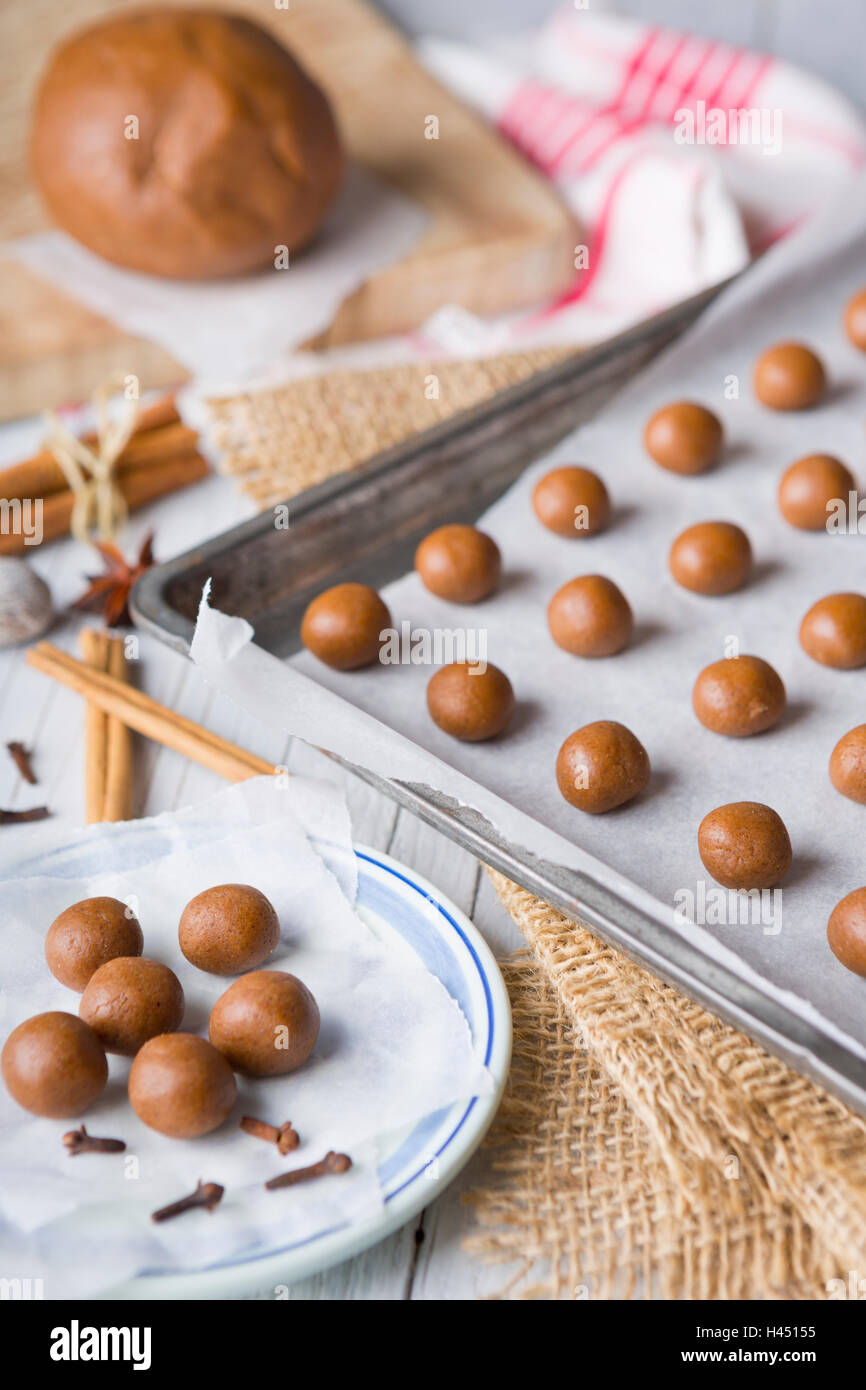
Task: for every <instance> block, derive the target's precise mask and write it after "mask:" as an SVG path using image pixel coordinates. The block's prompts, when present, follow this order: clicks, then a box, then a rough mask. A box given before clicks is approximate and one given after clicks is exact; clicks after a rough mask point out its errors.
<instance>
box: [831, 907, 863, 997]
mask: <svg viewBox="0 0 866 1390" xmlns="http://www.w3.org/2000/svg"><path fill="white" fill-rule="evenodd" d="M827 941H828V942H829V945H830V950H831V951H832V952H833V955H834V956H835V957H836V959H837V960H840V961H841V962H842V964H843V965H844V966H846V967H847V968H848V969H849V970H853V972H854V974H855V975H864V976H866V888H855V889H854V892H853V893H849V894H848V895H847V897H844V898H843V899H842V901H841V902H838V903H837V904H836V906H835V907H834V908H833V911H832V912H831V913H830V920H829V921H828V923H827Z"/></svg>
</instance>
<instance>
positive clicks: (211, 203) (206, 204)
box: [31, 8, 343, 280]
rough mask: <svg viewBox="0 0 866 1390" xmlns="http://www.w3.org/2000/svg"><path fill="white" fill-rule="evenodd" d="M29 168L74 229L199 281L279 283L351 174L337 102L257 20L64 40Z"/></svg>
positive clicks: (192, 21)
mask: <svg viewBox="0 0 866 1390" xmlns="http://www.w3.org/2000/svg"><path fill="white" fill-rule="evenodd" d="M289 27H290V26H289ZM133 120H134V121H135V123H136V125H135V127H133V126H132V125H131V122H132V121H133ZM130 137H132V138H130ZM31 158H32V167H33V173H34V175H35V179H36V183H37V186H38V188H39V191H40V192H41V194H42V197H43V199H44V200H45V203H46V204H47V206H48V209H49V212H50V213H51V215H52V217H53V218H54V220H55V222H57V223H58V225H59V226H61V227H62V228H63V229H64V231H66V232H69V234H70V235H71V236H73V237H75V238H76V240H78V241H80V242H82V244H83V245H84V246H87V247H88V248H89V249H90V250H91V251H95V252H96V254H97V255H98V256H104V257H105V259H106V260H109V261H114V262H115V263H116V264H117V265H122V266H127V267H129V268H130V269H132V270H139V271H146V272H148V273H149V274H151V275H167V276H175V277H179V278H181V279H192V280H204V279H209V278H212V277H214V276H226V275H242V274H245V273H247V272H249V271H253V270H260V269H263V268H265V267H271V269H272V271H273V267H274V265H275V263H276V260H277V257H278V255H279V254H280V248H285V251H284V252H283V253H282V254H285V253H286V252H288V253H292V252H295V251H299V250H300V249H301V248H302V247H304V246H305V245H306V244H307V243H308V242H309V241H310V240H311V239H312V237H313V236H314V234H315V232H316V230H317V228H318V226H319V224H320V222H321V221H322V218H323V216H324V214H325V212H326V211H327V209H328V207H329V205H330V204H331V202H332V200H333V198H334V195H335V193H336V190H337V188H338V186H339V183H340V180H341V177H342V172H343V156H342V152H341V148H340V140H339V136H338V133H337V128H336V125H335V123H334V118H333V115H332V113H331V108H330V105H329V103H328V100H327V98H326V97H325V95H324V93H323V92H322V91H321V90H320V88H319V87H318V86H317V85H316V83H315V82H313V80H312V79H311V78H310V77H309V76H308V75H307V73H306V72H305V71H304V69H303V68H302V67H301V66H300V64H299V63H297V62H296V61H295V59H294V58H293V57H292V55H291V54H290V53H289V52H288V50H287V49H285V48H284V47H283V45H282V44H281V43H279V42H278V41H277V40H276V39H275V38H274V37H273V36H272V35H271V34H270V33H268V32H267V31H266V30H265V29H263V28H261V27H260V26H259V25H257V24H255V23H253V22H252V21H251V20H250V19H248V18H244V17H242V16H240V15H231V14H220V13H217V12H215V11H213V10H211V11H208V10H194V9H169V8H155V9H150V10H142V11H140V12H136V13H133V14H128V13H127V14H116V15H112V16H110V17H108V18H105V19H102V20H101V21H99V22H98V23H97V24H94V25H92V26H91V27H90V28H87V29H84V30H81V31H79V32H78V33H75V34H73V35H72V36H71V37H70V38H67V39H66V40H64V42H63V43H61V45H60V46H59V48H57V49H56V50H55V52H54V53H53V55H52V57H51V59H50V60H49V63H48V67H47V69H46V71H45V73H44V75H43V77H42V81H41V83H40V85H39V89H38V91H37V94H36V100H35V103H34V109H33V128H32V138H31Z"/></svg>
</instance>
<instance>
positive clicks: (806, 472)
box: [779, 454, 857, 531]
mask: <svg viewBox="0 0 866 1390" xmlns="http://www.w3.org/2000/svg"><path fill="white" fill-rule="evenodd" d="M856 490H857V483H856V481H855V479H854V475H853V474H852V473H851V472H850V470H849V469H847V468H846V467H845V465H844V463H842V461H841V459H837V458H834V457H833V455H832V454H807V455H806V457H805V458H801V459H797V461H796V463H792V464H791V466H790V468H786V469H785V471H784V473H783V474H782V477H781V481H780V482H779V511H780V512H781V513H782V516H783V517H784V518H785V520H786V521H788V522H790V524H791V525H792V526H796V527H798V528H799V529H800V530H801V531H825V530H826V529H827V519H828V517H829V515H830V512H829V511H828V508H829V507H830V506H831V505H832V503H834V502H836V501H841V502H842V503H843V504H844V505H845V506H846V507H847V505H848V494H849V493H850V492H856Z"/></svg>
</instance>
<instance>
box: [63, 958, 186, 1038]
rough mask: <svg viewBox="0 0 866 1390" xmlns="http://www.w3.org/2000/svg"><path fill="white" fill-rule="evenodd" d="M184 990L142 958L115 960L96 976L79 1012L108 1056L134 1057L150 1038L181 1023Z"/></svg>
mask: <svg viewBox="0 0 866 1390" xmlns="http://www.w3.org/2000/svg"><path fill="white" fill-rule="evenodd" d="M183 1007H184V1001H183V990H182V988H181V984H180V980H179V979H178V978H177V976H176V975H175V973H174V971H173V970H169V968H168V966H167V965H163V964H162V963H161V962H160V961H158V960H148V959H147V958H146V957H145V956H117V957H115V959H114V960H110V961H107V962H106V963H105V965H101V966H100V967H99V969H98V970H96V971H94V973H93V975H91V977H90V979H89V980H88V982H87V988H86V989H85V991H84V993H83V994H82V996H81V1003H80V1005H79V1007H78V1014H79V1017H80V1018H83V1019H84V1022H85V1023H89V1024H90V1027H91V1028H92V1029H93V1031H94V1033H95V1034H96V1036H97V1037H98V1038H99V1041H100V1042H101V1044H102V1046H103V1047H104V1048H105V1050H106V1052H119V1053H120V1054H121V1055H122V1056H124V1057H134V1056H135V1054H136V1052H137V1051H138V1049H139V1048H140V1047H141V1046H142V1045H143V1044H144V1043H146V1042H147V1040H148V1038H154V1037H156V1035H157V1033H174V1032H176V1030H177V1029H178V1028H179V1027H180V1025H181V1023H182V1022H183Z"/></svg>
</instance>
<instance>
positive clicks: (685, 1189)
mask: <svg viewBox="0 0 866 1390" xmlns="http://www.w3.org/2000/svg"><path fill="white" fill-rule="evenodd" d="M561 355H562V354H561V353H557V352H547V353H536V354H526V355H524V356H520V357H516V356H512V357H508V358H500V359H497V360H495V361H492V362H473V363H471V364H461V365H456V366H455V365H453V364H447V365H436V364H424V365H417V364H416V365H413V366H408V367H399V368H395V369H391V370H377V371H373V372H364V373H360V372H338V373H332V374H331V375H329V376H326V377H319V378H315V379H313V380H309V381H302V382H295V383H292V384H291V385H289V386H286V387H283V388H281V389H278V390H275V391H270V392H266V393H262V394H260V395H258V396H249V395H245V396H239V397H235V398H231V399H224V400H221V401H218V402H213V403H212V408H213V416H214V433H215V437H216V439H217V441H218V442H219V443H220V445H221V446H222V448H223V449H224V451H225V456H224V466H225V467H226V469H227V471H229V472H231V473H233V474H236V475H237V476H238V477H239V479H240V481H241V484H242V486H243V487H244V488H245V490H246V491H247V492H249V493H250V495H252V496H254V497H255V498H256V499H257V501H258V502H259V504H260V505H261V506H268V505H270V504H272V503H274V502H277V501H279V500H281V499H283V498H285V497H288V496H289V495H291V494H292V493H294V492H298V491H300V490H301V489H302V488H303V487H307V486H309V485H310V484H311V483H313V482H317V481H319V480H321V479H322V478H324V477H327V476H329V475H331V474H333V473H337V472H341V471H343V470H345V469H347V468H350V467H352V466H353V465H354V464H356V463H358V462H360V461H361V460H363V459H364V458H367V457H369V456H370V455H371V454H373V453H375V452H376V451H377V450H379V449H382V448H385V447H387V446H388V445H391V444H395V443H398V442H399V441H400V440H402V439H404V438H406V437H407V436H408V435H410V434H411V433H413V432H414V431H416V430H418V429H423V428H425V427H427V426H429V425H431V424H434V423H436V421H437V420H440V419H444V418H447V417H448V416H449V415H451V414H453V413H454V412H455V411H457V410H459V409H462V408H465V407H466V406H468V405H472V404H475V403H477V402H478V401H480V400H483V399H484V398H485V397H486V396H488V395H490V394H491V393H492V392H493V391H495V390H497V389H500V388H501V387H502V386H505V385H508V384H510V383H512V382H514V381H518V380H520V379H521V378H523V377H525V376H527V375H528V374H529V373H530V372H532V371H534V370H538V368H539V367H542V366H545V365H547V364H548V363H550V362H552V361H554V360H556V358H557V357H558V356H561ZM489 872H490V876H491V879H492V880H493V883H494V886H495V887H496V890H497V892H498V894H499V896H500V898H501V900H502V902H503V904H504V905H505V907H506V908H507V909H508V911H509V912H510V914H511V916H512V917H513V918H514V920H515V922H516V923H517V924H518V926H519V927H520V929H521V931H522V932H523V934H524V936H525V937H526V939H527V942H528V944H529V946H530V947H531V951H528V952H521V953H518V954H517V955H514V956H512V957H510V958H509V959H508V960H506V961H505V962H504V974H505V979H506V983H507V985H508V989H509V992H510V995H511V1000H512V1006H513V1011H514V1059H513V1064H512V1071H511V1077H510V1080H509V1084H508V1088H507V1091H506V1095H505V1098H504V1101H503V1104H502V1107H501V1110H500V1113H499V1115H498V1117H497V1120H496V1122H495V1124H494V1127H493V1129H492V1131H491V1134H490V1136H489V1138H488V1141H487V1143H488V1149H489V1158H490V1163H489V1165H488V1171H489V1176H488V1177H487V1179H486V1180H485V1183H484V1186H483V1187H482V1188H480V1189H479V1190H477V1191H475V1192H472V1193H470V1194H469V1196H468V1198H467V1201H468V1202H469V1204H470V1206H471V1210H472V1213H473V1230H472V1232H471V1233H470V1235H469V1236H468V1237H467V1238H466V1246H467V1249H469V1250H470V1251H472V1252H474V1254H475V1255H476V1256H477V1257H479V1258H481V1259H484V1260H487V1261H492V1262H496V1263H501V1264H502V1265H503V1271H504V1272H503V1283H502V1287H501V1295H502V1296H503V1297H510V1298H515V1297H517V1298H547V1299H574V1298H677V1299H725V1298H729V1299H730V1298H733V1299H746V1298H764V1299H766V1298H769V1299H825V1298H828V1297H831V1296H832V1297H840V1296H845V1293H846V1291H847V1289H848V1287H849V1275H850V1274H852V1273H853V1275H854V1278H855V1279H856V1278H864V1277H866V1124H864V1122H863V1121H862V1120H861V1119H859V1118H858V1117H857V1116H856V1115H854V1114H853V1113H852V1112H851V1111H850V1110H848V1109H847V1108H846V1107H845V1106H844V1105H842V1104H841V1103H840V1102H838V1101H836V1100H834V1099H833V1098H832V1097H831V1096H829V1095H827V1093H826V1092H825V1091H823V1090H821V1088H820V1087H818V1086H815V1085H813V1084H812V1083H811V1082H809V1081H806V1080H804V1079H803V1078H802V1077H801V1076H799V1075H798V1074H797V1073H796V1072H794V1071H792V1070H791V1068H790V1067H787V1066H786V1065H785V1064H784V1063H782V1062H780V1061H777V1060H776V1059H775V1058H774V1057H771V1056H770V1055H769V1054H768V1053H766V1052H765V1051H764V1050H763V1049H762V1048H761V1047H759V1046H757V1045H756V1044H755V1043H753V1042H751V1041H750V1040H749V1039H748V1038H747V1037H745V1036H744V1035H743V1034H742V1033H738V1032H737V1031H736V1030H734V1029H733V1028H730V1027H728V1026H727V1025H726V1024H723V1023H721V1022H719V1020H718V1019H716V1018H714V1017H713V1016H712V1015H711V1014H709V1013H707V1012H706V1011H705V1010H704V1009H702V1008H699V1007H698V1006H697V1005H695V1004H692V1003H691V1002H690V1001H689V1000H687V999H685V998H684V997H683V996H682V995H681V994H679V993H678V992H677V991H676V990H675V989H673V988H671V987H670V986H668V985H664V984H661V983H659V982H658V981H657V980H655V979H654V978H653V977H652V976H651V975H649V974H648V973H647V972H646V971H645V970H643V969H641V968H640V967H638V966H637V965H635V964H633V963H632V962H631V961H629V960H627V959H626V958H625V957H624V956H622V955H620V954H619V953H618V952H616V951H614V950H612V949H611V948H609V947H607V946H604V945H602V944H601V943H600V942H598V941H597V940H596V939H595V938H594V937H593V936H592V935H591V933H590V932H589V931H588V930H586V929H585V928H584V927H582V926H580V925H577V924H575V923H573V922H571V921H569V920H568V919H567V918H565V917H563V916H562V915H561V914H560V913H558V912H556V911H555V910H554V909H553V908H551V907H549V906H547V905H546V904H545V903H543V902H540V901H539V900H538V899H537V898H535V897H533V896H532V894H530V893H527V892H525V891H524V890H523V889H521V888H518V887H516V886H515V885H514V884H512V883H509V882H508V881H507V880H506V879H504V878H503V877H501V876H500V875H499V874H496V873H494V872H493V871H489Z"/></svg>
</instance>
